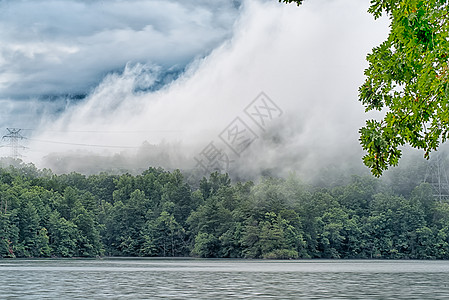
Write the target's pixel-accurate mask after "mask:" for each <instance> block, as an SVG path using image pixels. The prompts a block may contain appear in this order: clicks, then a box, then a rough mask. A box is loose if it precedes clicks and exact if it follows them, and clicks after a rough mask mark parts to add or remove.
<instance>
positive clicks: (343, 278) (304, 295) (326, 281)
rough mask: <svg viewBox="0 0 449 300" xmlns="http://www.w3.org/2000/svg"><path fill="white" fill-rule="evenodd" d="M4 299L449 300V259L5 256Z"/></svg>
mask: <svg viewBox="0 0 449 300" xmlns="http://www.w3.org/2000/svg"><path fill="white" fill-rule="evenodd" d="M0 271H1V274H2V276H1V277H0V298H1V299H253V298H266V299H449V262H446V261H366V260H354V261H348V260H343V261H331V260H318V261H317V260H307V261H261V260H196V259H103V260H79V259H67V260H62V259H61V260H0Z"/></svg>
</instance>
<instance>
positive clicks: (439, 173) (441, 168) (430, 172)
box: [424, 153, 449, 201]
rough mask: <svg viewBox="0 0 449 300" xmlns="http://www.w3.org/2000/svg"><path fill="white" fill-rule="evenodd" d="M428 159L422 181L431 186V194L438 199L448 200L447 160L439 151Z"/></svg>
mask: <svg viewBox="0 0 449 300" xmlns="http://www.w3.org/2000/svg"><path fill="white" fill-rule="evenodd" d="M435 154H436V155H435V157H434V158H432V159H431V160H430V161H429V165H428V166H427V170H426V176H425V177H424V182H427V183H428V184H430V185H431V186H432V190H433V196H434V197H435V198H436V199H437V200H440V201H443V200H444V201H447V200H449V181H448V177H447V162H446V159H444V158H442V155H440V153H435Z"/></svg>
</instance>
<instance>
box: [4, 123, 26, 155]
mask: <svg viewBox="0 0 449 300" xmlns="http://www.w3.org/2000/svg"><path fill="white" fill-rule="evenodd" d="M6 129H7V130H8V134H6V135H4V136H3V137H2V140H9V144H8V145H6V147H10V148H11V157H12V158H14V159H17V158H19V157H20V156H21V155H20V153H19V148H20V149H25V147H24V146H22V145H20V144H19V140H23V139H25V137H24V136H23V135H22V134H20V131H21V130H22V129H19V128H6Z"/></svg>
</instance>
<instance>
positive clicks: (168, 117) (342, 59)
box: [28, 0, 387, 175]
mask: <svg viewBox="0 0 449 300" xmlns="http://www.w3.org/2000/svg"><path fill="white" fill-rule="evenodd" d="M368 4H369V3H368V1H365V2H361V1H360V2H358V1H351V0H336V1H332V2H329V1H324V0H315V1H307V2H305V3H304V5H303V6H301V7H299V8H297V7H296V6H293V5H282V4H278V3H276V1H265V2H258V1H252V0H249V1H246V2H245V5H244V8H243V10H242V15H241V17H240V18H239V20H238V22H237V24H236V25H235V29H234V34H233V38H232V39H231V40H230V41H229V42H227V43H225V44H223V45H221V46H220V47H218V48H216V49H215V50H214V51H213V52H212V53H211V54H210V55H208V56H207V57H206V58H204V59H199V60H197V61H195V62H194V63H192V65H191V66H190V67H189V69H188V70H187V72H186V73H185V74H184V75H183V76H182V77H181V78H180V79H178V80H177V81H175V82H173V83H172V84H170V85H169V86H166V87H165V88H164V89H162V90H158V91H156V92H136V91H135V86H136V82H139V80H141V79H142V77H145V76H146V79H145V80H148V81H150V82H151V80H153V78H152V75H151V74H155V73H157V72H158V70H157V67H154V66H152V65H151V64H150V65H142V64H137V65H136V64H130V65H128V67H127V68H126V69H125V71H124V72H123V74H121V75H120V74H114V75H109V76H107V77H106V78H105V79H104V80H103V82H102V83H101V84H100V85H99V86H98V87H97V88H96V89H95V90H94V91H93V92H92V93H91V94H90V95H89V96H88V98H87V99H86V101H85V102H84V103H83V104H80V105H78V106H76V107H72V108H71V109H70V110H68V111H66V112H65V113H64V114H63V115H62V116H61V117H60V118H59V119H58V120H57V121H51V122H48V123H46V124H45V126H42V127H41V129H42V130H43V131H42V132H41V133H40V134H37V135H35V136H34V139H36V140H40V141H58V142H59V143H68V144H70V143H71V144H70V145H67V144H49V143H45V142H37V141H36V142H34V143H31V144H30V145H29V147H30V149H33V150H34V151H37V152H36V153H39V156H41V155H42V153H44V154H45V153H50V152H53V151H68V150H70V151H75V150H76V149H84V150H87V151H91V152H95V153H97V154H98V153H100V154H101V155H105V154H108V153H109V155H112V154H113V153H117V152H118V151H122V150H118V149H115V148H111V149H108V150H105V148H99V147H93V146H91V147H84V146H76V145H73V144H75V143H82V144H88V145H111V146H112V145H114V146H117V145H124V146H139V145H141V144H142V142H143V141H148V142H149V143H151V144H158V143H161V142H163V143H172V144H175V145H176V147H175V149H174V150H175V152H177V153H178V154H172V157H175V158H176V159H177V166H178V167H186V168H187V167H189V166H190V167H191V166H192V164H194V160H193V156H194V155H196V154H197V153H198V152H199V151H201V150H202V148H204V147H205V146H206V145H207V144H208V143H209V142H210V141H216V143H217V144H219V143H220V141H219V139H218V134H219V133H220V132H221V131H222V130H223V129H224V128H225V127H226V126H227V125H228V124H229V122H231V121H232V120H233V119H234V118H235V117H236V116H241V117H242V118H244V117H245V116H244V114H243V109H244V107H245V106H246V105H247V104H248V103H249V102H250V101H252V100H253V99H254V97H255V96H256V95H257V94H258V93H259V92H260V91H265V92H266V93H267V94H268V95H269V96H270V97H271V98H272V99H273V100H274V101H275V102H276V103H277V104H278V105H279V106H280V107H281V108H282V109H283V111H284V115H283V116H282V117H281V118H280V119H278V120H277V121H275V122H273V124H272V125H273V127H272V128H271V130H269V131H268V133H266V134H262V132H260V131H258V134H259V135H260V136H261V138H259V139H258V140H257V141H256V142H255V143H254V144H253V145H251V146H250V147H249V148H248V150H247V151H246V152H245V153H243V154H242V158H241V159H240V161H239V163H238V164H236V165H235V166H234V167H235V168H240V169H241V170H240V172H241V174H243V175H246V174H248V173H259V172H261V171H263V170H265V169H272V170H274V171H275V172H281V173H285V172H288V171H290V170H295V171H299V172H303V173H304V174H307V173H309V172H311V170H314V169H317V168H318V167H319V166H323V165H332V164H335V165H338V166H345V165H351V166H352V165H353V164H354V162H356V163H355V164H356V165H360V159H361V151H360V147H359V146H358V141H357V139H358V133H357V130H358V128H359V127H360V126H362V125H363V122H364V119H365V118H366V115H365V114H364V112H363V107H362V106H361V105H360V103H358V101H357V88H358V86H359V85H360V84H361V83H362V82H363V69H364V68H365V67H366V62H365V56H366V54H367V53H368V52H369V51H370V49H371V48H372V47H373V46H375V45H377V44H379V43H380V42H381V41H382V40H383V39H384V38H385V37H386V33H387V24H386V22H385V20H381V21H374V20H373V18H372V16H371V15H369V14H367V13H366V10H367V7H368ZM206 19H207V18H206ZM201 20H203V19H201ZM206 23H207V22H206ZM100 34H101V33H100ZM129 34H130V33H126V34H125V33H123V38H124V39H126V38H127V37H128V36H129ZM135 34H138V33H137V32H135ZM133 40H134V39H133ZM134 46H135V45H134V44H132V47H134ZM246 121H247V122H248V124H250V126H254V124H251V123H250V122H251V121H250V120H246ZM255 130H257V129H255ZM172 150H173V149H172ZM172 150H171V151H172ZM126 151H129V153H130V154H128V157H132V155H134V154H132V150H129V149H128V150H126ZM28 155H29V158H30V159H37V157H38V156H37V155H33V154H32V152H30V153H29V154H28ZM125 157H126V155H125ZM179 157H183V159H184V160H180V158H179ZM54 158H55V156H52V157H51V159H49V160H47V161H46V163H47V165H44V166H50V167H51V166H52V161H53V159H54ZM122 158H123V157H122ZM138 161H139V164H140V165H142V164H143V166H142V167H144V168H146V167H147V166H146V165H145V162H142V160H138ZM72 163H73V162H72ZM129 163H130V165H131V164H132V163H131V161H129ZM151 163H152V162H151V161H146V164H151ZM153 163H155V162H154V161H153ZM157 163H158V164H162V165H163V162H161V161H160V160H158V161H157ZM166 164H167V165H170V163H168V162H167V163H166ZM66 167H67V166H66ZM93 167H94V168H95V165H94V166H93ZM70 168H76V160H75V165H70ZM65 171H69V170H65Z"/></svg>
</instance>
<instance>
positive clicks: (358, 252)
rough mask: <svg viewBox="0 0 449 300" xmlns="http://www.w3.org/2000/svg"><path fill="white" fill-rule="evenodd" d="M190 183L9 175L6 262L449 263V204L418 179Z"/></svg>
mask: <svg viewBox="0 0 449 300" xmlns="http://www.w3.org/2000/svg"><path fill="white" fill-rule="evenodd" d="M186 177H187V175H183V173H182V172H181V171H179V170H176V171H172V172H168V171H165V170H163V169H161V168H149V169H148V170H146V171H144V172H143V173H142V174H140V175H137V176H134V175H130V174H123V175H109V174H106V173H100V174H97V175H90V176H85V175H82V174H79V173H70V174H65V175H55V174H53V173H52V172H51V171H50V170H46V169H44V170H38V169H37V168H36V167H34V165H31V164H23V163H22V164H20V165H19V166H16V167H12V166H9V167H4V168H1V169H0V256H1V257H4V258H8V257H97V256H142V257H156V256H157V257H168V256H196V257H225V258H388V259H401V258H403V259H448V258H449V203H447V202H444V201H439V200H436V199H435V198H434V196H433V193H432V187H431V186H430V185H429V184H426V183H422V184H419V183H416V178H418V177H424V174H420V173H419V174H417V173H416V170H415V171H413V172H400V173H398V174H396V176H393V177H392V178H394V180H385V179H383V180H382V179H375V178H373V177H370V176H367V177H361V176H353V177H352V179H351V180H350V181H349V182H348V183H345V184H342V185H334V186H326V187H323V186H312V185H309V184H305V183H303V182H302V181H301V180H300V179H299V178H297V177H296V176H295V175H291V176H290V177H288V178H285V179H282V178H270V177H266V178H261V179H260V181H259V182H257V183H254V182H250V181H248V182H235V183H234V182H231V180H230V179H229V177H228V175H227V174H219V173H212V174H210V175H209V176H207V177H204V178H202V179H200V180H198V181H196V182H193V183H192V181H191V180H187V179H186Z"/></svg>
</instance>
